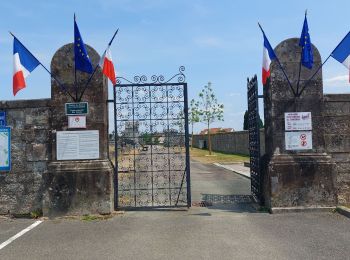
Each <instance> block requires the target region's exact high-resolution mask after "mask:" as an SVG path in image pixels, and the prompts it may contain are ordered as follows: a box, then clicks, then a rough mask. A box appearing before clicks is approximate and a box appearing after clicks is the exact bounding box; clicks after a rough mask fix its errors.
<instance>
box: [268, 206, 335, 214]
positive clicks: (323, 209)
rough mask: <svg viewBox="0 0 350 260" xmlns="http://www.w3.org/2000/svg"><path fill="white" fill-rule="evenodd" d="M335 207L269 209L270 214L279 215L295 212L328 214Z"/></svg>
mask: <svg viewBox="0 0 350 260" xmlns="http://www.w3.org/2000/svg"><path fill="white" fill-rule="evenodd" d="M335 209H336V207H281V208H271V209H270V213H271V214H281V213H295V212H330V211H334V210H335Z"/></svg>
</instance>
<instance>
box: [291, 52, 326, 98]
mask: <svg viewBox="0 0 350 260" xmlns="http://www.w3.org/2000/svg"><path fill="white" fill-rule="evenodd" d="M331 56H332V54H329V56H328V57H327V59H325V61H324V62H323V63H322V64H321V65H320V66H319V67H318V69H317V70H316V72H315V73H314V74H312V76H311V78H309V79H308V80H307V81H306V83H305V85H304V86H303V88H302V89H301V90H300V93H298V95H297V96H298V97H300V96H301V94H302V93H303V92H304V90H305V88H306V87H307V85H308V84H309V83H310V81H311V80H312V79H313V78H314V77H315V75H316V74H317V73H318V72H319V70H320V69H321V68H322V67H323V65H324V64H325V63H326V62H327V61H328V59H329V58H330V57H331Z"/></svg>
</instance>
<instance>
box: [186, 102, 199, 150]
mask: <svg viewBox="0 0 350 260" xmlns="http://www.w3.org/2000/svg"><path fill="white" fill-rule="evenodd" d="M198 107H199V103H198V101H195V100H194V99H192V100H191V102H190V111H189V117H188V120H189V123H190V124H191V128H192V130H191V132H192V133H191V150H192V148H193V125H194V124H195V123H198V122H199V121H200V118H199V113H198Z"/></svg>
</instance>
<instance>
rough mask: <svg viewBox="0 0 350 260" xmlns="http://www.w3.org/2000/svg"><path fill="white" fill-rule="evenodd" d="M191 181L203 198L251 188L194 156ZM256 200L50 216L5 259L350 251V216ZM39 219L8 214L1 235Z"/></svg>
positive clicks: (6, 251) (290, 255) (305, 255)
mask: <svg viewBox="0 0 350 260" xmlns="http://www.w3.org/2000/svg"><path fill="white" fill-rule="evenodd" d="M219 177H221V178H219ZM192 184H193V198H194V199H198V200H201V199H202V197H203V196H204V195H205V194H212V195H213V194H216V195H222V197H224V198H225V197H227V196H231V195H245V194H249V181H248V180H247V179H244V177H241V176H237V175H235V174H234V173H232V172H230V171H225V170H222V169H220V168H216V167H213V166H207V165H202V164H200V163H192ZM217 197H218V198H221V197H220V196H217ZM238 197H240V196H238ZM249 205H251V204H247V203H238V202H237V203H231V204H227V203H226V204H225V203H223V204H220V203H218V204H216V203H214V205H213V206H212V207H209V208H206V207H204V208H203V207H192V208H191V209H190V210H186V209H185V210H173V211H169V210H158V211H129V212H126V213H124V214H120V215H117V216H115V217H113V218H110V219H108V220H102V221H89V222H86V221H81V220H63V219H56V220H45V221H44V222H43V223H42V224H40V225H38V226H37V227H35V228H34V229H33V230H31V231H29V232H28V233H26V234H24V235H23V236H22V237H19V238H18V239H17V240H15V241H14V242H12V243H11V244H9V245H8V246H6V247H5V248H3V249H1V250H0V259H350V256H349V252H350V243H349V241H350V219H348V218H345V217H343V216H341V215H338V214H335V213H308V214H305V213H289V214H281V215H278V214H277V215H270V214H267V213H259V212H256V211H255V210H253V208H252V207H250V206H249ZM33 222H34V221H33V220H15V221H11V220H1V221H0V243H2V242H3V241H4V240H5V239H7V237H9V236H11V235H12V234H14V233H15V232H18V231H19V230H20V229H22V228H23V227H24V226H27V225H30V224H31V223H33ZM17 230H18V231H17Z"/></svg>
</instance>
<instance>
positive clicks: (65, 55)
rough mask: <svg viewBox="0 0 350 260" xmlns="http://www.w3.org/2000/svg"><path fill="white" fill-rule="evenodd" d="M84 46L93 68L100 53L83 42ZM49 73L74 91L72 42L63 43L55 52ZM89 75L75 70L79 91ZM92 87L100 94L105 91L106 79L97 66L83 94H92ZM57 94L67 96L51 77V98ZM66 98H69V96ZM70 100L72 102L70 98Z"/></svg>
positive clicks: (86, 95)
mask: <svg viewBox="0 0 350 260" xmlns="http://www.w3.org/2000/svg"><path fill="white" fill-rule="evenodd" d="M85 46H86V49H87V52H88V55H89V57H90V60H91V63H92V66H93V68H94V67H95V66H96V65H97V64H98V63H99V61H100V55H99V54H98V53H97V51H96V50H95V49H94V48H92V47H91V46H89V45H87V44H85ZM51 73H52V75H54V76H55V77H56V78H57V79H58V80H59V81H60V82H61V83H62V84H63V85H64V86H65V88H67V90H68V91H69V92H70V93H75V86H74V44H73V43H68V44H65V45H63V46H62V47H60V48H59V49H58V50H57V51H56V52H55V54H54V55H53V57H52V60H51ZM89 76H90V74H88V73H85V72H81V71H77V86H78V88H79V91H82V89H83V88H84V86H85V84H86V82H87V81H88V78H89ZM92 88H94V89H95V90H94V91H95V92H97V93H100V94H101V93H103V92H106V91H107V81H106V80H104V78H103V75H102V72H101V69H100V68H99V67H98V68H97V70H96V72H95V74H94V76H93V78H92V81H91V82H90V84H89V87H88V89H87V91H86V92H85V94H84V97H86V98H88V96H89V95H91V94H92V93H91V89H92ZM57 96H59V97H62V96H65V97H67V95H65V94H64V93H63V91H62V88H61V87H60V86H59V84H58V83H57V82H56V81H55V80H54V79H51V98H52V99H55V98H58V97H57ZM102 96H104V95H100V97H102ZM67 98H68V99H70V98H69V97H67ZM83 99H85V98H83ZM67 101H68V100H67ZM104 101H105V100H104ZM70 102H72V100H71V99H70Z"/></svg>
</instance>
